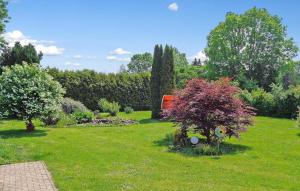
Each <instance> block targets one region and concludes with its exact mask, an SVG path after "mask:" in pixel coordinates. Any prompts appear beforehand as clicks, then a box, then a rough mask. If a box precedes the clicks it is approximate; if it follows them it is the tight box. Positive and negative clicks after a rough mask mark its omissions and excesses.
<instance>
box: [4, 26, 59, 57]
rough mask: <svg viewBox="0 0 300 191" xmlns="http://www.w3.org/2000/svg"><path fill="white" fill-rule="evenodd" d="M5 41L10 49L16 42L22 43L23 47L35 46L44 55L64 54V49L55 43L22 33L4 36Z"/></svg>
mask: <svg viewBox="0 0 300 191" xmlns="http://www.w3.org/2000/svg"><path fill="white" fill-rule="evenodd" d="M3 37H4V39H5V40H6V41H7V42H8V45H9V46H10V47H13V46H14V44H15V43H16V42H20V43H21V44H22V45H28V44H32V45H33V46H35V48H36V50H37V51H38V52H40V51H41V52H42V53H43V54H44V55H61V54H63V52H64V49H63V48H59V47H57V46H55V45H53V44H54V41H49V40H35V39H32V38H31V37H29V36H25V35H24V34H23V33H22V32H21V31H19V30H14V31H12V32H7V33H5V34H3Z"/></svg>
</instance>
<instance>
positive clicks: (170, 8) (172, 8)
mask: <svg viewBox="0 0 300 191" xmlns="http://www.w3.org/2000/svg"><path fill="white" fill-rule="evenodd" d="M168 9H169V10H170V11H178V9H179V7H178V5H177V3H171V4H170V5H169V6H168Z"/></svg>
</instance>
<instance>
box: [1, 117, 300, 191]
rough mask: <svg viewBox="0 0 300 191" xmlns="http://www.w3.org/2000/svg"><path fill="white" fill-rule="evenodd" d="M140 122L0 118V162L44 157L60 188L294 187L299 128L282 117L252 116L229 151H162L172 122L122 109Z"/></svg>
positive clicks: (299, 173) (299, 176) (298, 176)
mask: <svg viewBox="0 0 300 191" xmlns="http://www.w3.org/2000/svg"><path fill="white" fill-rule="evenodd" d="M120 116H122V117H125V118H130V119H135V120H138V121H139V122H140V124H136V125H130V126H120V127H70V128H43V127H38V128H37V131H36V132H34V133H32V134H28V133H26V132H24V129H25V127H24V123H23V122H21V121H2V122H1V123H0V136H1V139H0V163H1V164H4V163H10V162H23V161H34V160H43V161H45V163H46V164H47V166H48V168H49V170H50V171H51V173H52V175H53V177H54V180H55V183H56V185H57V187H58V188H59V190H76V191H77V190H97V191H99V190H105V191H107V190H136V191H141V190H178V191H181V190H195V191H199V190H243V191H244V190H251V191H252V190H298V189H299V188H300V181H299V180H300V163H299V161H300V129H297V128H296V126H295V125H296V122H295V121H292V120H286V119H274V118H266V117H257V118H256V120H255V125H254V126H253V127H251V128H250V129H249V131H248V132H246V133H244V134H242V137H241V139H238V140H237V139H231V140H226V144H227V146H229V147H230V148H232V149H233V150H234V152H229V153H228V154H225V155H223V156H221V157H210V156H193V155H188V154H186V153H174V152H169V150H168V145H169V144H170V138H169V137H170V136H171V134H172V132H173V131H174V127H173V125H172V124H171V123H168V122H159V121H156V120H151V119H150V112H135V113H133V114H128V115H127V114H124V113H121V114H120Z"/></svg>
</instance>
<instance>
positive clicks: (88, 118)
mask: <svg viewBox="0 0 300 191" xmlns="http://www.w3.org/2000/svg"><path fill="white" fill-rule="evenodd" d="M72 115H73V117H74V118H75V119H76V121H77V123H78V124H82V123H90V122H92V121H93V118H94V113H93V112H90V111H87V112H80V111H76V112H74V113H73V114H72Z"/></svg>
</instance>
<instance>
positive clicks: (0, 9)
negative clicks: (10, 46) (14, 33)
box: [0, 0, 9, 47]
mask: <svg viewBox="0 0 300 191" xmlns="http://www.w3.org/2000/svg"><path fill="white" fill-rule="evenodd" d="M8 20H9V16H8V11H7V1H6V0H0V34H2V33H3V32H4V31H5V26H6V23H7V22H8ZM3 45H4V39H3V37H2V36H1V37H0V46H1V47H3Z"/></svg>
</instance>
